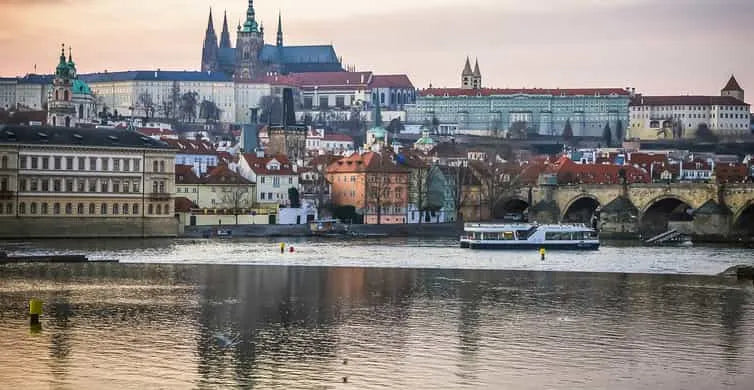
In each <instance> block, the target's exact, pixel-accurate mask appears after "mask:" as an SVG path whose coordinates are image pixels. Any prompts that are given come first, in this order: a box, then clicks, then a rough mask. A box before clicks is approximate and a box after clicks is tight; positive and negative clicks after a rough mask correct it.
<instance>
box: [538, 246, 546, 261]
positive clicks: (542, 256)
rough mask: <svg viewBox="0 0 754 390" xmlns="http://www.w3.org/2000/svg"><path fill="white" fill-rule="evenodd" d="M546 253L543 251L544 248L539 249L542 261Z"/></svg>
mask: <svg viewBox="0 0 754 390" xmlns="http://www.w3.org/2000/svg"><path fill="white" fill-rule="evenodd" d="M546 253H547V251H545V248H539V256H540V257H541V258H542V260H544V259H545V254H546Z"/></svg>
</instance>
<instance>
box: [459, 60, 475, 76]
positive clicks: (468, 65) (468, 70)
mask: <svg viewBox="0 0 754 390" xmlns="http://www.w3.org/2000/svg"><path fill="white" fill-rule="evenodd" d="M462 74H463V75H464V76H471V75H473V74H474V73H473V72H472V71H471V62H470V61H469V57H466V65H465V66H464V67H463V73H462Z"/></svg>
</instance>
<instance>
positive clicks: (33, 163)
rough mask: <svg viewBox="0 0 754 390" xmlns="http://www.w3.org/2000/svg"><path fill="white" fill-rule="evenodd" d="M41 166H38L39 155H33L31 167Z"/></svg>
mask: <svg viewBox="0 0 754 390" xmlns="http://www.w3.org/2000/svg"><path fill="white" fill-rule="evenodd" d="M37 168H39V167H38V166H37V157H35V156H31V169H37Z"/></svg>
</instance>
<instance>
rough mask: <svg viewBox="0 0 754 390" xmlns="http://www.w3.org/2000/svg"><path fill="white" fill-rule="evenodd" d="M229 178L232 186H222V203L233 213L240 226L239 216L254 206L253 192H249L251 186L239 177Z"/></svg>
mask: <svg viewBox="0 0 754 390" xmlns="http://www.w3.org/2000/svg"><path fill="white" fill-rule="evenodd" d="M229 178H230V181H231V183H230V185H226V186H222V190H223V194H222V197H221V198H220V202H221V203H222V205H223V207H224V208H226V209H230V210H231V211H232V212H233V215H234V216H235V217H236V225H238V216H239V215H241V214H244V210H246V209H250V208H251V207H252V206H253V202H252V200H251V192H250V191H249V187H250V186H249V184H248V183H246V182H245V181H242V179H240V178H239V176H230V177H229Z"/></svg>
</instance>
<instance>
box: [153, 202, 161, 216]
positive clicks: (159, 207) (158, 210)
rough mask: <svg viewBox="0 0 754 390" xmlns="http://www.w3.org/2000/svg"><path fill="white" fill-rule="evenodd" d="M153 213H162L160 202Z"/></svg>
mask: <svg viewBox="0 0 754 390" xmlns="http://www.w3.org/2000/svg"><path fill="white" fill-rule="evenodd" d="M155 214H158V215H159V214H162V205H161V204H158V205H157V212H156V213H155Z"/></svg>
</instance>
